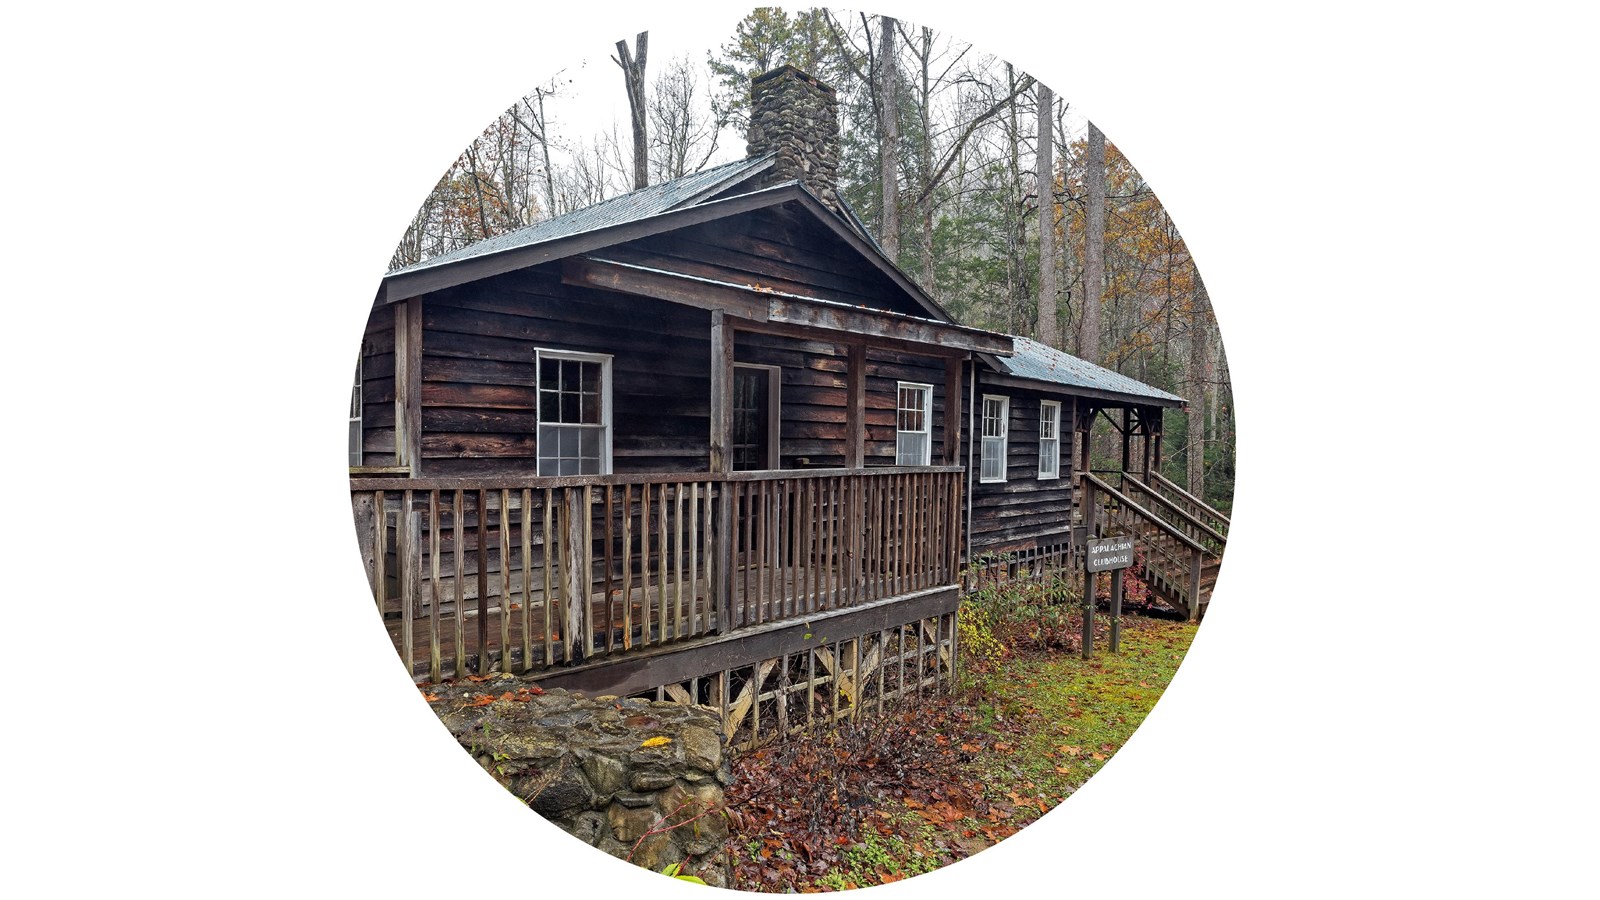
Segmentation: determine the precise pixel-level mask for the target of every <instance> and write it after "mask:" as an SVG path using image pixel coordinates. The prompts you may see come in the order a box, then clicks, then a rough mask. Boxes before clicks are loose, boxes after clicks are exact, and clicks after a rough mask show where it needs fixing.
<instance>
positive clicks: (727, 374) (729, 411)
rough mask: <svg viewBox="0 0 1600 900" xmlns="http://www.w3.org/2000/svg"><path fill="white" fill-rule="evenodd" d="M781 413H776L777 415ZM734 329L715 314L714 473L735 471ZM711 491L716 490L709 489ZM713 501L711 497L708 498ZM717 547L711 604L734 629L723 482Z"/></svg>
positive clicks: (729, 505)
mask: <svg viewBox="0 0 1600 900" xmlns="http://www.w3.org/2000/svg"><path fill="white" fill-rule="evenodd" d="M777 414H778V411H777V410H773V411H772V415H773V416H776V415H777ZM732 442H733V328H732V327H731V326H729V324H728V322H727V316H726V315H725V314H724V313H723V311H722V310H720V309H715V310H712V311H711V474H712V476H713V478H714V479H715V476H718V475H726V474H727V473H729V472H732V471H733V453H732V451H731V449H730V447H731V445H732ZM707 490H708V492H709V491H710V490H712V488H711V487H710V485H708V486H707ZM707 499H708V501H709V499H710V498H709V496H708V498H707ZM716 509H717V512H716V522H715V523H714V524H713V523H712V522H709V521H708V522H706V523H705V527H707V528H713V527H714V528H715V535H714V540H715V543H716V546H715V547H714V548H713V550H712V554H713V556H712V559H710V560H707V562H708V563H710V566H711V576H710V578H711V581H710V584H711V590H710V591H709V592H708V593H709V594H710V598H709V599H710V602H712V603H713V604H715V605H716V610H717V613H716V617H717V631H718V632H719V633H723V632H727V631H729V630H731V628H732V623H733V529H734V517H733V490H732V483H731V482H728V481H722V482H721V483H720V490H718V491H717V499H716Z"/></svg>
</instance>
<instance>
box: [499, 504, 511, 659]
mask: <svg viewBox="0 0 1600 900" xmlns="http://www.w3.org/2000/svg"><path fill="white" fill-rule="evenodd" d="M500 671H502V672H505V673H507V674H509V673H510V672H511V492H510V491H509V490H506V489H505V488H501V489H500Z"/></svg>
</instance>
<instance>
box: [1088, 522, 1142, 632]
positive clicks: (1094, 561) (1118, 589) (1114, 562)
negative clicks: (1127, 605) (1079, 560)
mask: <svg viewBox="0 0 1600 900" xmlns="http://www.w3.org/2000/svg"><path fill="white" fill-rule="evenodd" d="M1085 546H1086V548H1087V550H1088V552H1087V553H1085V554H1084V558H1083V562H1084V565H1083V597H1084V603H1083V658H1084V659H1088V658H1089V656H1090V654H1091V653H1092V651H1093V648H1094V576H1095V573H1097V572H1110V573H1111V652H1112V653H1116V652H1117V651H1118V649H1119V648H1120V647H1121V644H1122V570H1123V569H1126V568H1127V567H1129V566H1131V565H1133V535H1131V534H1125V535H1119V536H1117V537H1108V538H1099V539H1097V540H1092V541H1088V542H1087V543H1086V544H1085Z"/></svg>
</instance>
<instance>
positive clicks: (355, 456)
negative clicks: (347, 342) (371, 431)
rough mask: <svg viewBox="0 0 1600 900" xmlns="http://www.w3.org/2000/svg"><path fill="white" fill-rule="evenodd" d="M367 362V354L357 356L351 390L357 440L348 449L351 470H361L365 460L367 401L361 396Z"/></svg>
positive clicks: (351, 408)
mask: <svg viewBox="0 0 1600 900" xmlns="http://www.w3.org/2000/svg"><path fill="white" fill-rule="evenodd" d="M364 349H365V348H363V350H364ZM366 360H367V357H366V354H365V352H362V353H358V354H356V382H355V386H354V387H352V388H351V389H350V424H351V425H353V426H355V434H354V438H355V440H354V441H350V447H349V448H348V449H349V451H350V453H349V456H350V468H352V469H359V468H361V462H362V460H363V459H364V458H365V457H364V456H363V454H362V447H361V445H362V444H364V443H366V433H365V432H366V423H365V422H364V421H363V420H364V419H365V418H366V411H367V401H366V398H365V397H363V396H362V394H361V392H362V390H363V385H362V383H361V381H362V378H363V377H364V376H365V374H366V373H365V372H364V371H363V370H362V366H364V365H365V364H366ZM346 440H347V441H348V440H349V438H346Z"/></svg>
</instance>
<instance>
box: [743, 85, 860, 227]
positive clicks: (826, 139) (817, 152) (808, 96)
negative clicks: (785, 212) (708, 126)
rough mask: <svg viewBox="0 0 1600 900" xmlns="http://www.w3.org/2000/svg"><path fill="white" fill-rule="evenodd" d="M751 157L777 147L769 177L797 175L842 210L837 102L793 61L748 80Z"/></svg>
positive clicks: (828, 203)
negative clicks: (838, 186)
mask: <svg viewBox="0 0 1600 900" xmlns="http://www.w3.org/2000/svg"><path fill="white" fill-rule="evenodd" d="M746 139H747V141H748V152H749V154H750V155H751V156H760V155H761V154H763V153H769V152H776V153H777V161H776V163H775V164H774V166H773V168H772V170H771V172H770V174H769V175H768V176H767V179H768V180H769V181H771V182H780V181H788V180H790V179H798V180H799V181H800V183H801V184H803V185H805V186H806V187H807V188H808V189H810V191H811V192H812V193H813V194H816V195H817V196H818V197H819V198H821V200H822V202H823V204H824V205H825V206H827V207H828V208H829V209H831V210H833V211H834V212H837V213H842V212H843V211H842V210H841V209H840V205H839V194H838V191H837V189H836V187H835V186H836V185H837V183H838V175H839V101H838V97H837V95H836V94H835V93H834V90H833V88H831V87H828V86H827V85H825V84H823V83H822V82H820V81H818V80H817V79H815V78H812V77H811V76H810V75H807V74H806V73H804V72H802V71H800V70H799V69H796V68H795V67H794V66H790V65H783V66H779V67H778V68H776V69H773V70H772V71H770V72H763V73H762V74H760V75H757V76H756V77H755V78H753V79H752V80H751V81H750V131H749V134H748V135H746Z"/></svg>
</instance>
